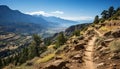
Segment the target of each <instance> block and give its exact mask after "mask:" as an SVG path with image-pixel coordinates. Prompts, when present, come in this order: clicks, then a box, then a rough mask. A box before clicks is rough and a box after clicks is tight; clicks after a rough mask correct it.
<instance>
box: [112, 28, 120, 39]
mask: <svg viewBox="0 0 120 69" xmlns="http://www.w3.org/2000/svg"><path fill="white" fill-rule="evenodd" d="M112 36H113V37H114V38H118V37H120V29H118V30H115V31H113V32H112Z"/></svg>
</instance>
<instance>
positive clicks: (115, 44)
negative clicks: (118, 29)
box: [109, 39, 120, 52]
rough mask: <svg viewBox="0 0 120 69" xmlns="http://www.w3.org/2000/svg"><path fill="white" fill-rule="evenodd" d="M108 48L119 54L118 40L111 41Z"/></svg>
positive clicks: (119, 43)
mask: <svg viewBox="0 0 120 69" xmlns="http://www.w3.org/2000/svg"><path fill="white" fill-rule="evenodd" d="M109 47H110V50H111V51H112V52H120V39H118V40H114V41H112V42H111V43H110V44H109Z"/></svg>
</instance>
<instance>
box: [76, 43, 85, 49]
mask: <svg viewBox="0 0 120 69" xmlns="http://www.w3.org/2000/svg"><path fill="white" fill-rule="evenodd" d="M81 49H85V47H84V44H78V45H76V46H75V47H74V50H76V51H78V50H81Z"/></svg>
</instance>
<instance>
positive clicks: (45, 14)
mask: <svg viewBox="0 0 120 69" xmlns="http://www.w3.org/2000/svg"><path fill="white" fill-rule="evenodd" d="M26 14H29V15H43V16H52V14H49V13H47V12H45V11H36V12H26Z"/></svg>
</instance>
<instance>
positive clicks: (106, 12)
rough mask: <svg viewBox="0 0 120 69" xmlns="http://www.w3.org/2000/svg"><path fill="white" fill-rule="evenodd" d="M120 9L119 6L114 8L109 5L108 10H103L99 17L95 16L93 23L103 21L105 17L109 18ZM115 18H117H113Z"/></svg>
mask: <svg viewBox="0 0 120 69" xmlns="http://www.w3.org/2000/svg"><path fill="white" fill-rule="evenodd" d="M119 11H120V7H118V8H117V9H114V7H113V6H111V7H109V9H108V10H103V11H102V13H101V18H99V16H98V15H96V16H95V18H94V21H93V23H99V22H100V21H101V22H104V21H105V20H106V19H109V18H111V17H112V16H113V15H114V14H116V13H117V12H119ZM114 19H117V18H114Z"/></svg>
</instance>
